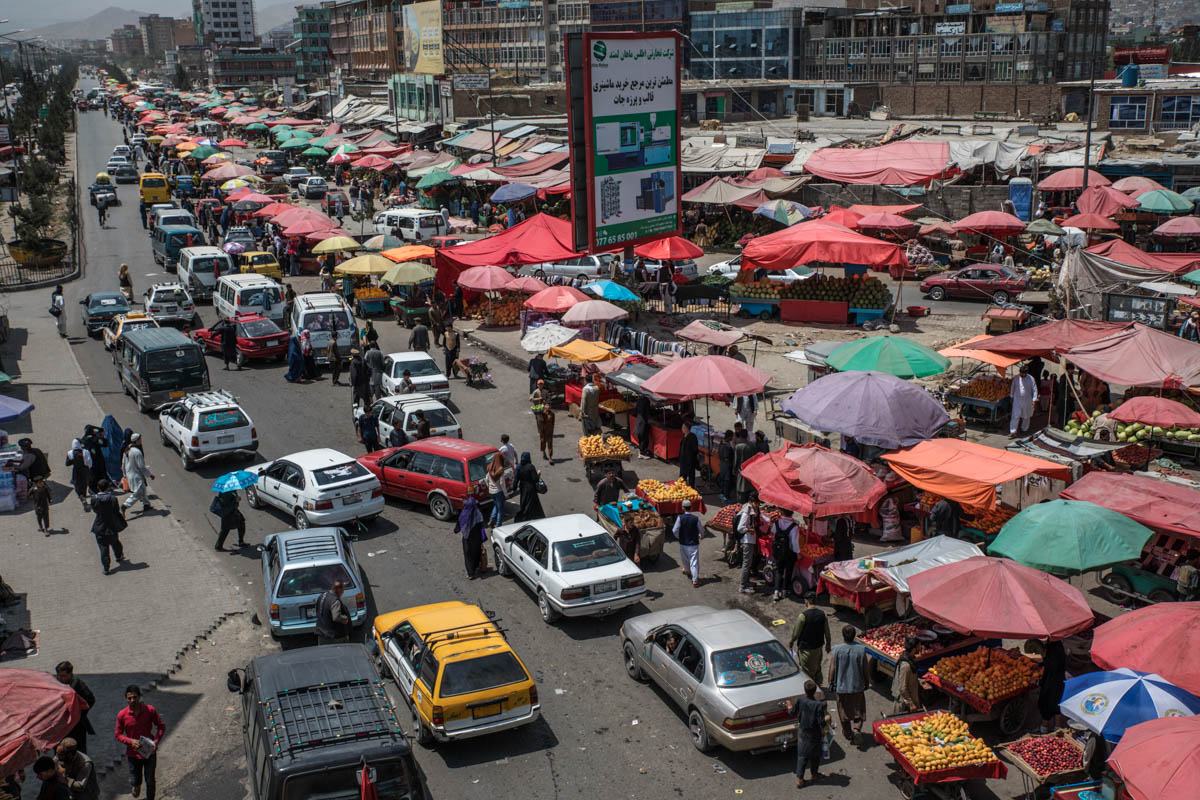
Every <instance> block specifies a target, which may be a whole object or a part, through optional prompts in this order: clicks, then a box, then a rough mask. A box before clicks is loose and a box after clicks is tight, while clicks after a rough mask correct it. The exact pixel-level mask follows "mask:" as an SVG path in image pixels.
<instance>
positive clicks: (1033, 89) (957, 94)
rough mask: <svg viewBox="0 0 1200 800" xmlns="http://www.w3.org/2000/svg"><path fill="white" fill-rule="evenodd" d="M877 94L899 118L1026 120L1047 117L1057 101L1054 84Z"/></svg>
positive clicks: (912, 88) (914, 88) (913, 88)
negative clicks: (985, 115) (992, 114)
mask: <svg viewBox="0 0 1200 800" xmlns="http://www.w3.org/2000/svg"><path fill="white" fill-rule="evenodd" d="M881 92H882V94H883V100H884V101H885V102H886V103H887V104H888V105H889V106H891V108H892V113H893V114H896V115H900V116H928V117H965V116H970V115H971V114H972V113H974V112H976V111H998V112H1003V113H1007V114H1014V113H1015V114H1020V115H1021V116H1022V117H1026V118H1028V117H1031V116H1034V115H1045V114H1049V113H1050V112H1052V111H1054V110H1055V109H1056V108H1057V107H1058V100H1059V89H1058V86H1056V85H1054V84H1012V85H1010V86H997V85H994V84H986V83H979V84H974V85H963V84H947V85H938V84H929V85H921V84H911V85H906V86H883V87H881ZM855 99H856V100H857V99H858V94H857V91H856V92H855Z"/></svg>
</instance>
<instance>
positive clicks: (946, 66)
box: [942, 61, 962, 83]
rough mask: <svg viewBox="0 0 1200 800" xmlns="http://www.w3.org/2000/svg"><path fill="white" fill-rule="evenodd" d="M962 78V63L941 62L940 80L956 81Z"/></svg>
mask: <svg viewBox="0 0 1200 800" xmlns="http://www.w3.org/2000/svg"><path fill="white" fill-rule="evenodd" d="M961 78H962V65H961V64H959V63H958V62H957V61H943V62H942V80H943V81H953V82H955V83H957V82H958V81H959V80H960V79H961Z"/></svg>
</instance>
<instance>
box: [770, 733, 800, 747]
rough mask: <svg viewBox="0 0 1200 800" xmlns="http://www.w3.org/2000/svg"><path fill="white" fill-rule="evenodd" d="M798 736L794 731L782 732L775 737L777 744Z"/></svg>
mask: <svg viewBox="0 0 1200 800" xmlns="http://www.w3.org/2000/svg"><path fill="white" fill-rule="evenodd" d="M795 738H796V734H794V733H781V734H779V735H778V736H776V737H775V744H786V743H787V742H790V741H792V740H793V739H795Z"/></svg>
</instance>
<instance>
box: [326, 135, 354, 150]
mask: <svg viewBox="0 0 1200 800" xmlns="http://www.w3.org/2000/svg"><path fill="white" fill-rule="evenodd" d="M339 138H341V137H338V136H330V137H328V139H329V144H330V146H331V147H337V148H338V149H339V150H341V151H342V152H343V153H357V152H358V145H356V144H354V142H347V141H346V140H345V139H342V143H341V144H338V145H335V144H334V142H336V141H337V140H338V139H339Z"/></svg>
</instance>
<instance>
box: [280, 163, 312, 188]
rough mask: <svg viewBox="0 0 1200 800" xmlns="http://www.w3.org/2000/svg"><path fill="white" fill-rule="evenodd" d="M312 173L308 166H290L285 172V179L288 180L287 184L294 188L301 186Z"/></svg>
mask: <svg viewBox="0 0 1200 800" xmlns="http://www.w3.org/2000/svg"><path fill="white" fill-rule="evenodd" d="M311 175H312V173H311V172H309V171H308V167H288V169H287V172H285V173H283V179H284V180H285V181H287V185H288V186H290V187H291V188H293V189H296V188H299V186H300V183H301V182H302V181H304V180H306V179H307V178H309V177H310V176H311Z"/></svg>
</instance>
